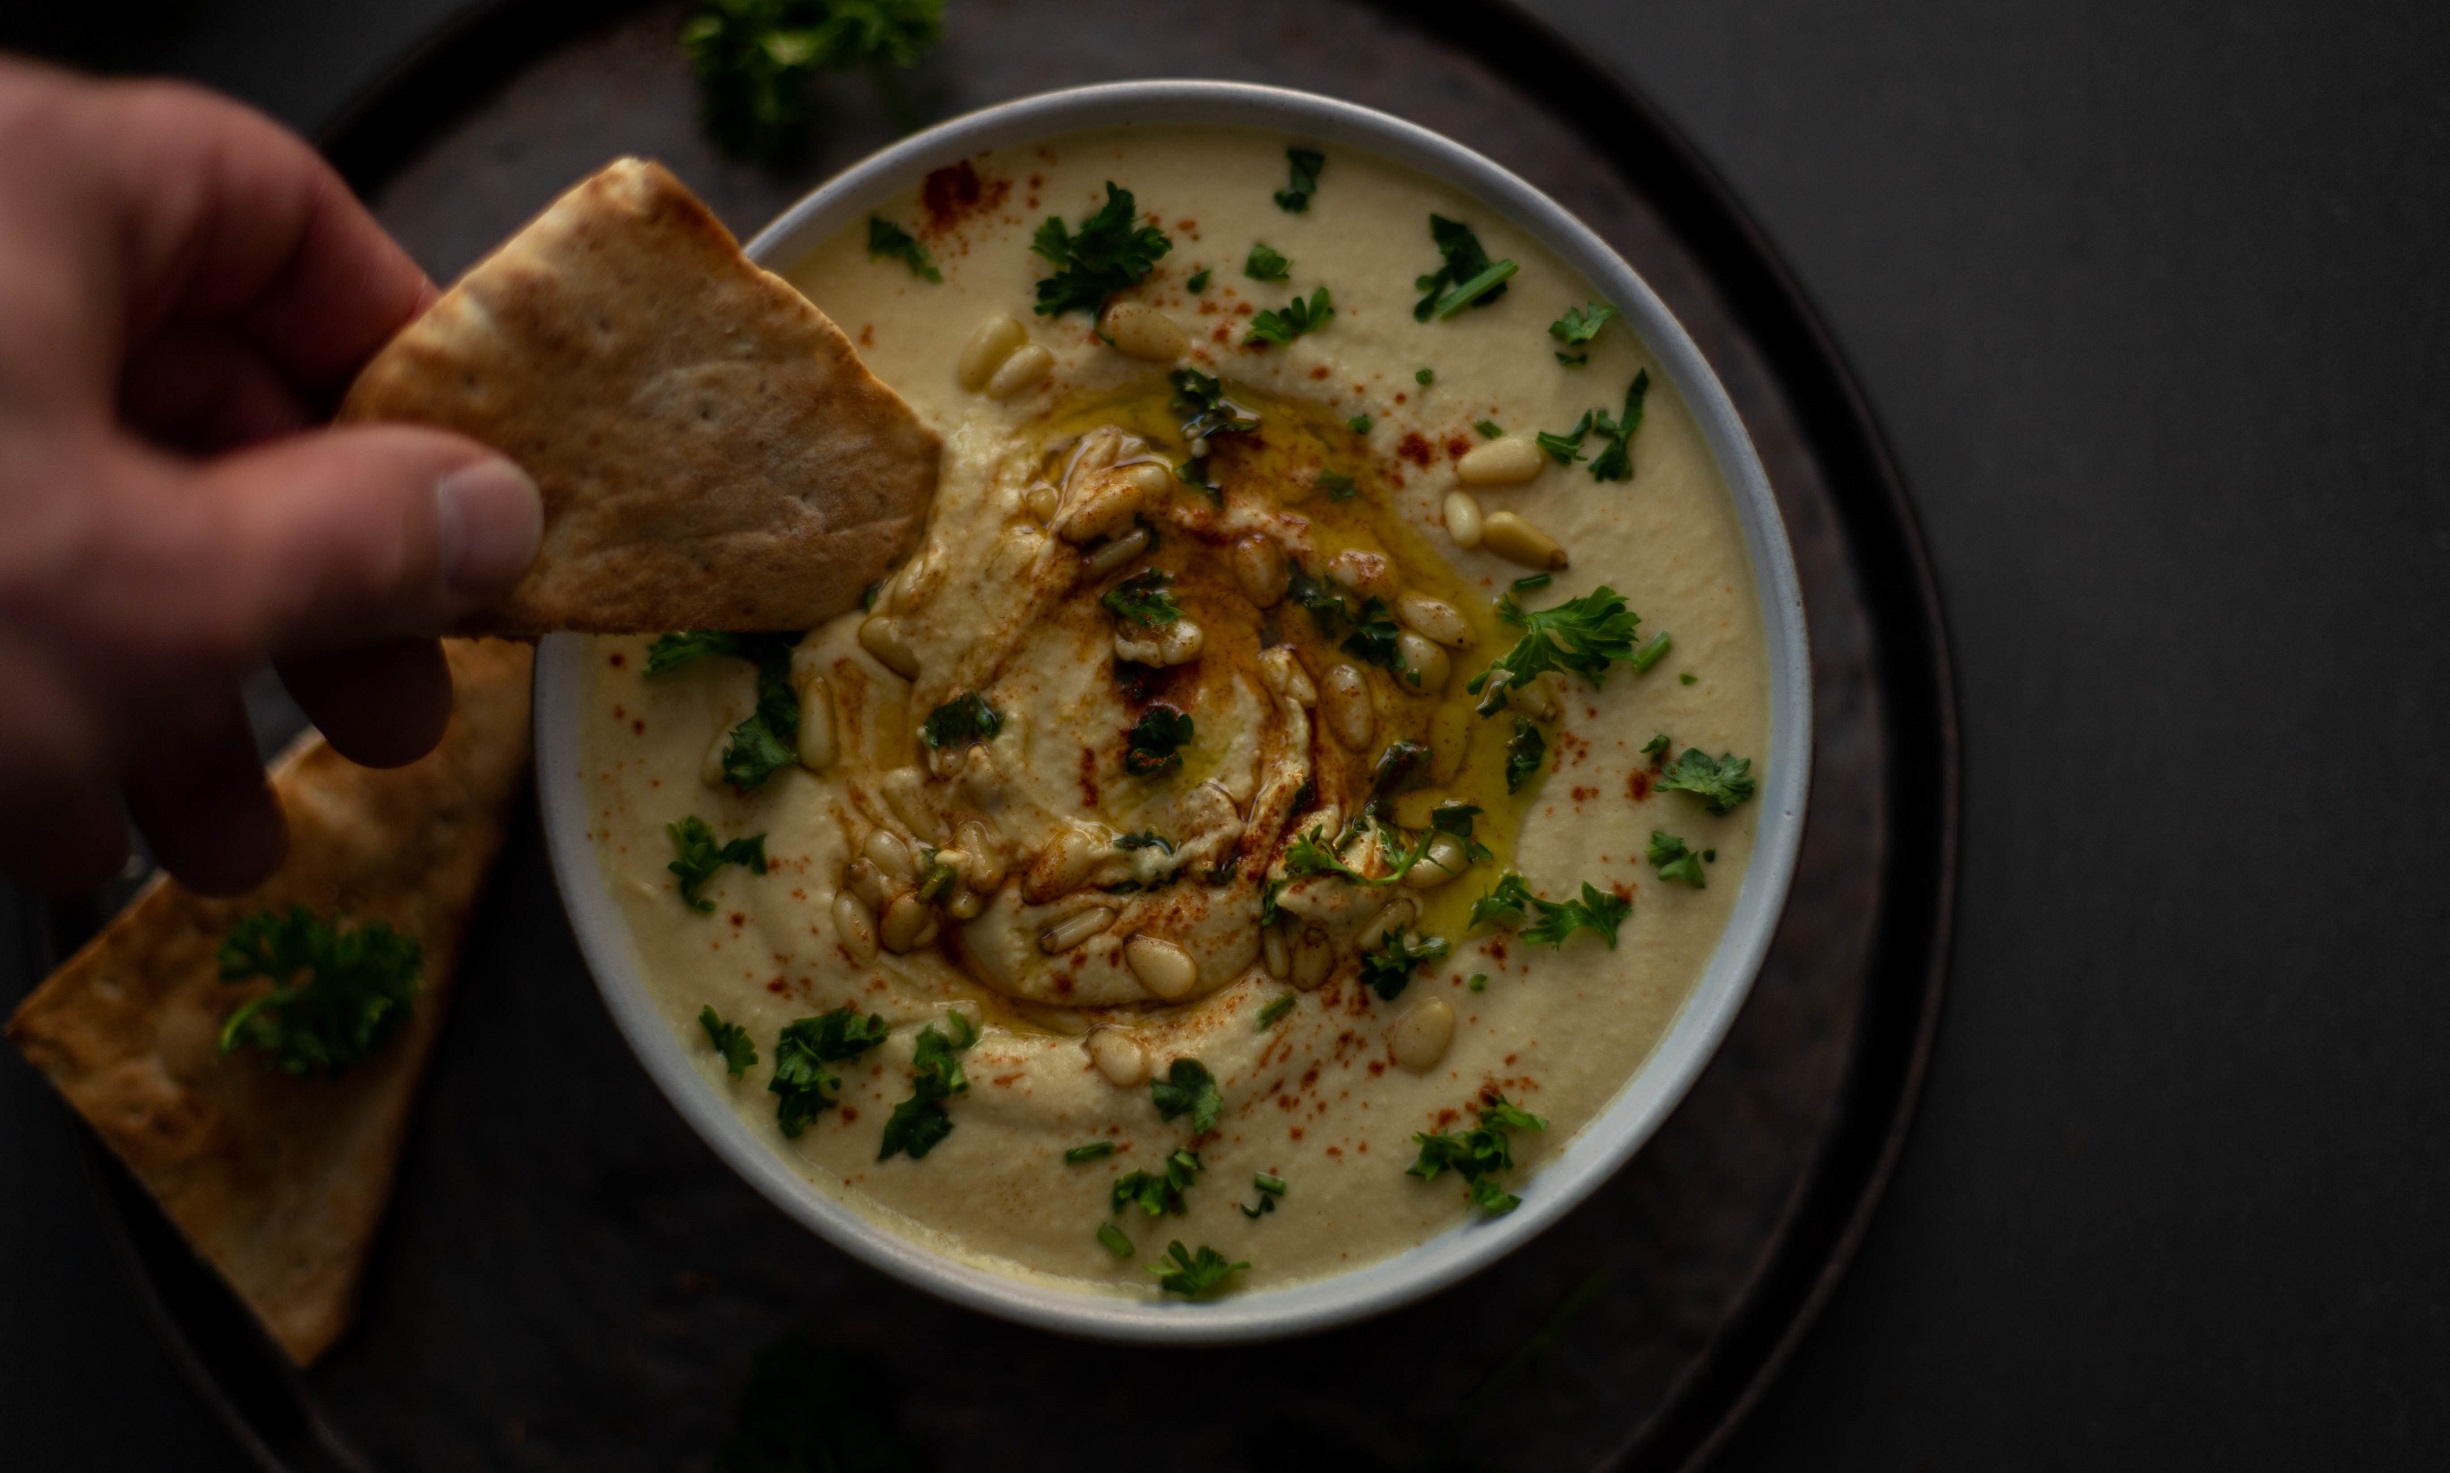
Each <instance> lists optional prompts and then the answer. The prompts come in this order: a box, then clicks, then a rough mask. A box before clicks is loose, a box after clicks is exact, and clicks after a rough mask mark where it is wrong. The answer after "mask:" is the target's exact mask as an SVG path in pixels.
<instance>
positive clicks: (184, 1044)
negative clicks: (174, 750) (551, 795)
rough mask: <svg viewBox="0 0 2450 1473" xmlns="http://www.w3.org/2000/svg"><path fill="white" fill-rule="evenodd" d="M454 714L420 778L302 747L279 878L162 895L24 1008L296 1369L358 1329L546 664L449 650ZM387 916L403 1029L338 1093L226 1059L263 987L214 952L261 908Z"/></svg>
mask: <svg viewBox="0 0 2450 1473" xmlns="http://www.w3.org/2000/svg"><path fill="white" fill-rule="evenodd" d="M446 647H447V648H448V649H449V652H450V657H451V674H452V683H453V684H454V686H455V687H456V688H457V707H456V709H455V710H454V712H453V713H452V716H451V725H450V728H449V730H448V732H446V734H445V735H444V736H443V739H442V744H441V745H440V746H439V747H437V748H436V749H435V750H434V751H433V752H431V753H429V754H427V755H426V756H425V757H424V758H423V759H421V760H419V761H417V762H414V763H411V764H410V765H409V766H407V767H402V768H395V769H393V770H390V771H385V772H378V771H374V770H372V769H370V768H364V767H358V766H356V765H354V764H352V763H350V762H348V761H347V760H346V759H344V758H343V757H341V755H340V754H339V753H337V752H335V751H333V750H332V749H331V748H330V747H328V746H326V745H325V744H324V742H323V740H322V738H320V737H310V738H308V739H307V740H306V741H304V742H302V743H300V745H299V746H298V747H296V748H294V749H292V751H291V752H290V753H289V755H288V756H286V757H285V758H284V759H283V760H282V761H281V763H280V764H279V765H278V767H277V768H276V769H275V771H274V773H273V791H274V792H275V794H276V795H277V796H278V797H279V798H280V802H281V810H282V812H283V813H284V814H285V815H286V816H287V817H288V820H289V858H288V860H287V861H286V862H284V863H283V864H282V866H281V869H280V871H279V873H277V874H275V875H274V876H273V877H272V878H271V879H270V880H267V881H266V882H265V883H264V884H262V885H261V886H259V887H257V888H256V889H255V890H254V891H252V892H250V893H249V894H246V895H243V896H240V897H238V898H236V899H233V900H206V899H203V898H202V897H200V896H197V895H194V894H192V893H190V892H189V891H187V890H185V889H183V888H182V887H180V886H179V885H178V884H176V883H174V882H171V881H168V880H162V879H156V880H155V881H154V882H153V884H152V885H151V886H149V887H148V888H147V889H146V890H145V891H144V892H143V893H142V894H141V895H139V896H138V897H137V899H136V901H135V903H134V904H132V905H130V906H129V907H128V908H127V909H126V910H125V911H122V912H121V913H120V915H119V916H118V918H117V919H115V920H113V921H112V922H111V923H110V925H109V926H107V927H105V928H104V929H103V931H102V934H101V935H99V936H97V937H95V938H94V939H93V941H91V942H90V943H88V944H87V945H86V946H85V948H84V949H83V950H81V951H79V952H78V953H77V954H76V955H75V956H73V957H71V958H69V959H68V961H67V962H66V963H65V964H63V965H62V966H61V967H60V969H59V970H58V971H56V972H54V973H52V975H51V978H50V980H48V981H46V982H45V983H43V985H42V986H41V987H39V988H37V989H36V990H35V991H34V993H33V994H32V995H31V996H29V997H27V998H26V1000H25V1001H24V1003H23V1004H21V1005H20V1006H19V1007H18V1009H17V1013H16V1016H15V1017H13V1018H11V1019H10V1020H9V1025H8V1034H9V1037H10V1038H11V1039H13V1040H15V1041H16V1044H17V1046H18V1048H20V1049H22V1050H23V1051H24V1052H25V1056H26V1057H27V1058H28V1059H30V1060H32V1061H33V1063H34V1065H35V1067H37V1068H39V1069H41V1070H42V1071H43V1072H44V1073H45V1074H47V1075H49V1076H50V1078H51V1082H52V1083H53V1084H54V1085H57V1086H58V1087H59V1091H60V1093H61V1094H63V1095H65V1096H67V1098H68V1102H69V1103H70V1104H71V1105H74V1106H75V1107H76V1109H77V1111H78V1113H80V1114H82V1115H83V1116H84V1117H85V1118H86V1120H87V1121H88V1122H90V1123H91V1124H92V1126H93V1128H94V1129H95V1130H96V1131H97V1132H99V1133H100V1135H101V1136H102V1138H103V1140H105V1141H107V1142H108V1143H109V1144H110V1147H111V1149H112V1150H113V1151H115V1152H117V1153H118V1154H119V1158H120V1159H121V1160H123V1161H125V1162H126V1163H127V1164H128V1168H129V1170H131V1171H133V1172H134V1173H135V1174H136V1178H137V1180H139V1181H141V1182H143V1183H144V1185H145V1187H146V1189H147V1190H148V1191H150V1192H152V1193H153V1195H154V1197H155V1198H157V1199H158V1200H159V1201H160V1202H161V1204H162V1209H163V1211H165V1212H166V1213H168V1214H169V1217H170V1220H171V1221H172V1222H175V1223H177V1224H178V1226H179V1230H180V1231H181V1232H183V1233H185V1234H186V1235H187V1241H188V1242H189V1243H190V1244H191V1245H193V1246H194V1247H195V1249H196V1251H197V1252H198V1253H200V1254H202V1255H203V1256H204V1258H205V1259H207V1260H208V1261H210V1262H211V1263H212V1265H213V1267H214V1268H216V1269H218V1270H219V1271H220V1273H221V1276H222V1277H223V1278H224V1279H227V1280H228V1281H229V1283H230V1286H231V1287H232V1288H234V1289H236V1290H237V1291H238V1294H239V1297H240V1298H242V1299H244V1300H245V1301H246V1303H247V1306H248V1307H249V1308H250V1309H252V1310H253V1311H254V1312H255V1315H256V1318H258V1319H259V1320H261V1321H262V1322H263V1324H264V1327H265V1328H266V1329H267V1330H269V1331H271V1332H272V1335H273V1338H275V1339H276V1340H278V1341H279V1342H280V1343H281V1346H282V1348H283V1349H285V1350H287V1351H288V1352H289V1355H290V1358H291V1359H292V1360H295V1361H296V1362H298V1363H299V1364H300V1365H304V1364H306V1363H307V1362H309V1361H311V1360H313V1359H314V1358H315V1357H316V1356H317V1355H319V1354H321V1353H322V1352H323V1349H324V1347H326V1346H328V1345H330V1344H331V1343H332V1341H333V1339H334V1338H335V1337H337V1336H338V1335H339V1334H340V1332H341V1330H342V1329H344V1328H345V1327H346V1326H347V1324H348V1321H349V1316H350V1314H351V1312H352V1310H353V1309H354V1307H355V1304H356V1298H357V1283H358V1277H359V1275H360V1274H361V1273H362V1272H363V1271H364V1269H365V1266H366V1255H367V1252H368V1249H369V1248H370V1247H371V1246H372V1244H373V1241H374V1235H375V1230H376V1228H377V1227H378V1226H380V1224H381V1222H382V1217H383V1208H384V1206H385V1204H386V1203H387V1202H388V1201H389V1200H390V1197H391V1185H392V1176H393V1173H394V1171H395V1170H396V1169H397V1168H398V1166H399V1161H400V1150H401V1147H402V1145H403V1144H404V1143H405V1141H406V1140H407V1136H408V1126H409V1119H410V1116H411V1114H412V1112H413V1110H414V1107H415V1104H416V1096H417V1087H418V1083H419V1081H420V1080H421V1079H422V1078H423V1076H424V1074H425V1068H426V1063H427V1061H428V1060H429V1059H431V1058H432V1057H433V1053H434V1044H435V1041H436V1039H437V1038H439V1037H440V1036H441V1031H442V1020H443V1013H444V1007H445V1004H447V1003H448V1002H449V1001H450V996H451V982H452V975H453V973H454V972H455V971H456V970H457V969H458V966H459V956H460V945H461V942H462V941H463V939H464V938H465V936H466V933H467V929H468V919H469V917H470V915H471V914H472V913H473V912H474V911H475V909H476V902H477V897H478V896H479V894H480V893H482V891H483V889H484V884H485V876H486V873H487V871H488V870H490V869H491V868H492V867H493V861H494V857H495V856H496V855H497V854H498V853H499V852H500V850H501V847H502V837H503V834H504V832H505V831H506V830H507V829H508V827H509V823H510V810H511V807H512V803H513V800H515V799H516V798H517V796H518V794H519V790H520V783H521V780H522V778H523V777H524V776H525V774H526V769H527V755H528V673H529V668H530V664H531V661H532V658H533V652H532V651H531V650H530V649H529V648H528V647H527V646H525V645H521V644H513V643H509V642H505V641H499V640H485V641H463V640H452V641H448V642H447V643H446ZM292 905H305V906H308V907H309V908H311V909H313V910H315V911H317V912H321V913H332V912H338V913H340V914H342V915H344V916H346V917H347V918H349V919H350V920H352V921H365V920H373V919H380V920H385V921H388V922H390V923H391V924H392V925H393V926H394V927H396V928H399V929H402V930H405V931H407V932H409V933H411V934H413V935H414V936H415V937H416V938H417V940H418V941H419V942H420V943H422V944H423V946H424V948H425V972H424V976H423V979H422V986H423V995H422V996H421V997H420V998H419V999H418V1001H417V1005H416V1009H415V1011H414V1012H413V1013H412V1014H411V1015H410V1018H409V1022H408V1025H407V1026H406V1027H405V1028H404V1029H402V1030H401V1031H400V1032H399V1033H398V1034H396V1035H394V1036H393V1037H392V1038H391V1039H390V1040H389V1041H388V1042H386V1043H385V1044H383V1045H382V1046H381V1048H380V1049H379V1050H378V1051H377V1052H376V1053H375V1054H374V1055H373V1056H372V1057H370V1058H368V1059H367V1060H365V1061H364V1062H362V1063H360V1064H358V1065H357V1066H356V1067H355V1068H353V1069H351V1070H349V1071H348V1072H347V1073H346V1074H344V1075H342V1076H341V1077H339V1078H338V1079H297V1078H292V1077H290V1076H288V1075H284V1074H280V1073H276V1072H274V1071H272V1070H270V1069H267V1068H265V1067H263V1066H262V1065H261V1064H259V1063H257V1062H256V1061H255V1060H254V1059H253V1058H251V1057H250V1056H249V1055H248V1053H247V1051H244V1050H241V1051H240V1052H239V1053H236V1054H232V1055H228V1056H224V1055H223V1054H221V1053H220V1052H219V1051H218V1049H217V1048H216V1046H215V1040H216V1036H217V1035H218V1033H219V1031H220V1027H221V1023H222V1020H223V1019H224V1018H225V1017H227V1016H228V1014H229V1012H230V1010H231V1009H232V1008H234V1007H236V1006H237V1005H238V1004H239V1003H240V1002H243V1001H245V1000H246V999H247V998H250V997H253V996H255V995H256V993H258V992H260V991H262V990H264V989H265V988H267V987H269V986H270V984H269V983H265V982H250V983H245V984H239V983H227V982H223V981H221V980H220V974H219V971H218V969H217V967H216V965H215V960H214V952H215V951H216V950H217V949H218V948H219V947H220V945H221V942H222V938H223V937H224V936H226V935H227V934H228V933H229V930H230V927H231V926H232V925H233V924H235V923H236V922H237V921H238V920H239V919H240V918H241V917H242V916H246V915H249V914H252V913H254V912H256V911H260V910H265V909H271V908H277V909H280V910H287V909H288V908H289V907H290V906H292Z"/></svg>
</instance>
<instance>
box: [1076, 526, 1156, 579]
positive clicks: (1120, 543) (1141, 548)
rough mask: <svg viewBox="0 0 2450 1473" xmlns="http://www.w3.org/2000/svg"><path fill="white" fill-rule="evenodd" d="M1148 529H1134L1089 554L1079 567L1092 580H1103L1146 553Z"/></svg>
mask: <svg viewBox="0 0 2450 1473" xmlns="http://www.w3.org/2000/svg"><path fill="white" fill-rule="evenodd" d="M1148 540H1149V539H1148V528H1146V527H1134V528H1132V529H1131V530H1130V531H1128V532H1126V533H1124V534H1123V535H1122V536H1120V537H1117V538H1115V539H1114V540H1113V541H1111V542H1107V543H1104V544H1102V545H1101V546H1100V547H1099V548H1098V549H1097V551H1095V552H1093V553H1090V554H1089V556H1088V557H1087V558H1086V559H1085V560H1083V562H1082V563H1081V566H1082V567H1083V568H1084V569H1086V570H1087V572H1088V574H1089V576H1090V577H1092V578H1103V577H1105V576H1106V575H1107V574H1108V573H1111V572H1113V571H1114V570H1116V569H1117V568H1120V567H1122V566H1123V565H1124V564H1125V563H1128V562H1130V561H1131V560H1132V559H1133V558H1136V557H1138V556H1139V555H1140V554H1142V553H1144V552H1146V551H1148Z"/></svg>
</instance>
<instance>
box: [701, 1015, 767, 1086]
mask: <svg viewBox="0 0 2450 1473" xmlns="http://www.w3.org/2000/svg"><path fill="white" fill-rule="evenodd" d="M698 1026H699V1027H700V1028H703V1029H705V1030H706V1041H707V1042H708V1043H711V1044H713V1045H714V1046H715V1052H716V1053H718V1054H721V1055H722V1056H723V1068H724V1072H725V1073H727V1074H729V1075H731V1076H732V1078H734V1079H738V1078H739V1077H740V1076H741V1075H743V1074H745V1073H747V1072H748V1070H749V1066H750V1065H752V1064H754V1063H756V1062H757V1045H756V1044H755V1043H753V1042H751V1041H750V1039H749V1030H747V1029H746V1028H743V1027H741V1026H740V1025H739V1024H737V1023H726V1022H724V1021H723V1015H722V1014H721V1013H718V1012H716V1011H715V1009H714V1004H712V1003H708V1004H707V1005H706V1006H705V1007H703V1008H700V1009H699V1010H698Z"/></svg>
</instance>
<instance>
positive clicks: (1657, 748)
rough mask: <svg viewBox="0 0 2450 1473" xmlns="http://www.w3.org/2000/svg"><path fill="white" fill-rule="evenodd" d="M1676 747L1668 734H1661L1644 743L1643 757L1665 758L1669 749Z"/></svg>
mask: <svg viewBox="0 0 2450 1473" xmlns="http://www.w3.org/2000/svg"><path fill="white" fill-rule="evenodd" d="M1674 745H1675V741H1674V740H1673V739H1672V738H1670V737H1669V736H1668V734H1667V733H1666V732H1660V733H1658V734H1657V735H1655V736H1653V737H1652V738H1651V739H1650V740H1649V741H1646V742H1644V743H1642V755H1643V756H1645V757H1664V756H1666V755H1667V749H1668V748H1669V747H1672V746H1674Z"/></svg>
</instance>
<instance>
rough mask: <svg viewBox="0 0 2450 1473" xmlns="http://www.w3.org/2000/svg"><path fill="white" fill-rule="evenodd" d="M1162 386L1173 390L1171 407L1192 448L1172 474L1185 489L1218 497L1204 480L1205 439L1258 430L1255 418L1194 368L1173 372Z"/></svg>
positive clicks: (1206, 446)
mask: <svg viewBox="0 0 2450 1473" xmlns="http://www.w3.org/2000/svg"><path fill="white" fill-rule="evenodd" d="M1166 382H1167V383H1169V384H1171V385H1173V386H1174V397H1173V399H1172V401H1171V405H1172V408H1173V410H1174V412H1175V413H1176V414H1179V415H1182V416H1184V419H1183V421H1182V426H1181V433H1182V437H1183V438H1184V439H1185V440H1187V441H1189V442H1191V447H1192V456H1191V458H1190V459H1189V460H1186V461H1184V462H1183V463H1182V464H1181V465H1179V466H1177V467H1175V470H1174V474H1175V476H1176V477H1177V478H1179V479H1180V480H1181V481H1182V483H1183V484H1184V485H1186V486H1197V487H1198V488H1199V489H1201V490H1202V491H1205V492H1207V493H1208V494H1210V495H1211V496H1218V497H1222V496H1223V495H1224V493H1223V492H1222V491H1220V490H1218V488H1217V487H1216V485H1215V484H1214V483H1212V482H1211V481H1210V480H1209V479H1208V445H1207V441H1208V437H1209V436H1211V435H1240V434H1248V433H1249V432H1251V431H1252V430H1255V429H1257V428H1259V416H1258V415H1256V414H1253V413H1251V412H1250V411H1249V410H1247V409H1245V408H1243V407H1242V406H1241V405H1239V404H1236V403H1234V402H1233V401H1232V400H1231V399H1228V398H1226V397H1225V385H1224V384H1223V383H1222V382H1221V381H1219V380H1218V379H1217V378H1215V377H1214V376H1212V375H1209V374H1205V373H1202V372H1200V371H1199V370H1198V369H1196V368H1177V369H1175V370H1174V371H1173V372H1172V373H1169V374H1167V375H1166Z"/></svg>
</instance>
